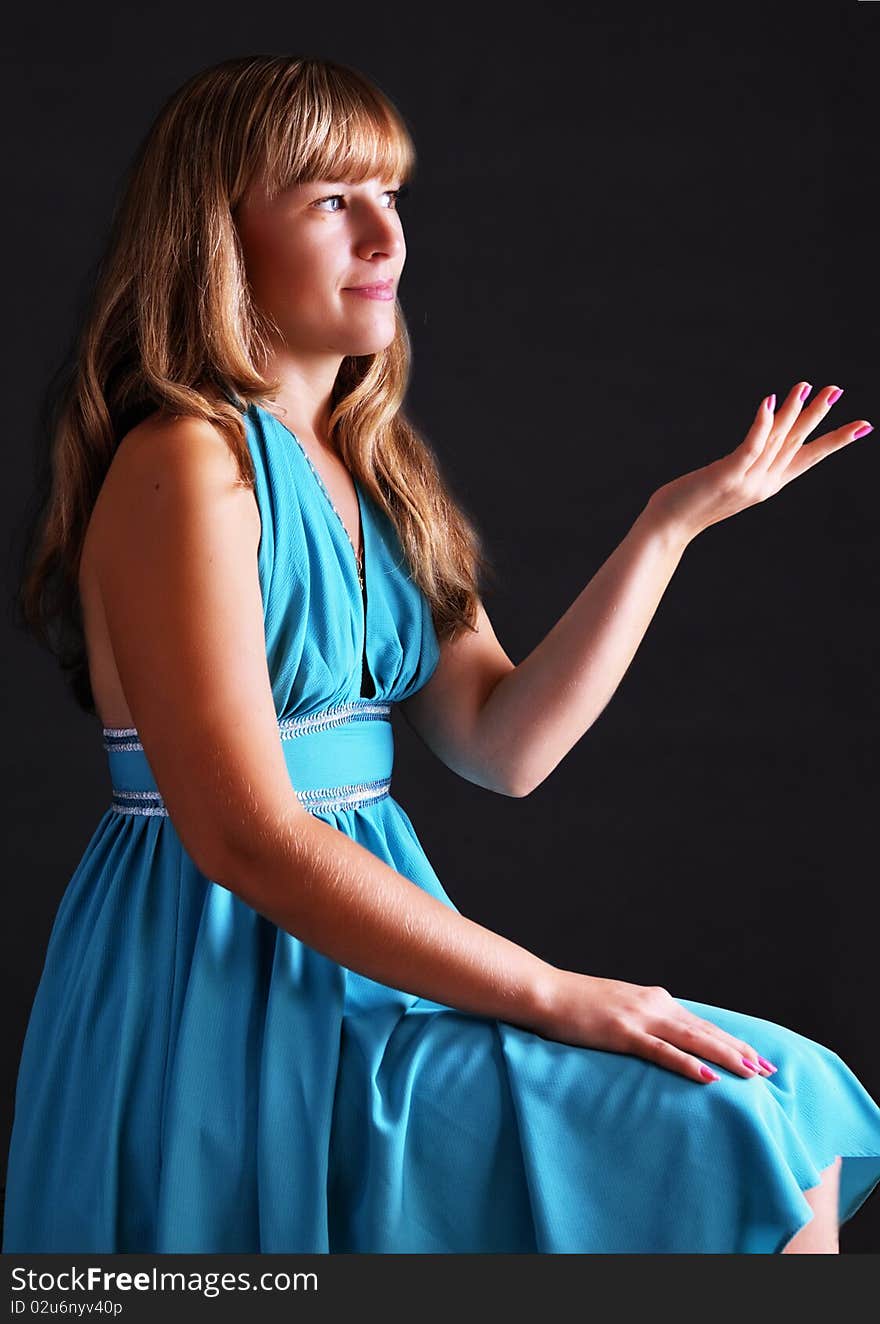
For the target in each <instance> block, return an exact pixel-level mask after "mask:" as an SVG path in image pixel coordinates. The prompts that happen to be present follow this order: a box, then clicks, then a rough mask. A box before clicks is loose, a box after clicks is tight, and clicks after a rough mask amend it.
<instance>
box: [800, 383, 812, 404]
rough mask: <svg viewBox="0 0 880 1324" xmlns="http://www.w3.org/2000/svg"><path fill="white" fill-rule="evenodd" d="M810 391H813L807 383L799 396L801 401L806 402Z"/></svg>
mask: <svg viewBox="0 0 880 1324" xmlns="http://www.w3.org/2000/svg"><path fill="white" fill-rule="evenodd" d="M812 389H813V388H812V386H811V385H810V383H809V382H807V383H806V385H805V386H804V388H803V390H802V391H801V395H800V398H801V400H806V398H807V396H808V395H809V394H810V392H811V391H812Z"/></svg>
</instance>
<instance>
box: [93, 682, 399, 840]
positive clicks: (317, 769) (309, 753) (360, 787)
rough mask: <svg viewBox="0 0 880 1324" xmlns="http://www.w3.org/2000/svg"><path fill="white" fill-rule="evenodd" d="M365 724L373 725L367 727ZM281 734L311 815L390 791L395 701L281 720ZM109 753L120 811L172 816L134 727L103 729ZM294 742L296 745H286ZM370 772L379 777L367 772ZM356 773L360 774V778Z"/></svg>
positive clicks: (351, 805)
mask: <svg viewBox="0 0 880 1324" xmlns="http://www.w3.org/2000/svg"><path fill="white" fill-rule="evenodd" d="M362 723H372V724H373V725H372V726H370V727H365V726H363V725H362ZM278 733H279V736H280V738H281V740H282V741H283V742H285V744H284V753H285V760H286V762H287V765H288V768H289V770H290V773H291V781H292V783H293V785H294V789H295V794H296V796H297V799H298V800H299V801H300V802H301V804H302V805H303V808H304V809H306V810H307V811H308V812H309V813H319V812H320V811H322V810H331V809H356V808H359V807H360V806H362V805H366V804H372V803H374V802H375V801H377V800H381V799H383V798H384V797H385V796H387V795H388V794H389V788H390V785H391V765H392V762H393V750H394V744H393V736H392V734H391V703H390V702H387V701H383V700H376V699H357V700H350V701H349V702H346V703H340V704H335V705H333V707H331V708H325V709H323V710H322V711H320V712H317V713H309V714H306V715H304V716H297V717H287V718H282V719H280V720H279V723H278ZM102 735H103V742H104V750H105V752H106V753H107V754H108V756H109V760H110V769H111V780H112V783H113V784H112V799H111V808H112V809H113V811H114V812H115V813H118V814H144V815H155V814H157V815H163V816H165V817H167V816H168V809H167V807H166V805H165V803H164V801H163V799H162V794H161V792H160V791H159V790H158V789H157V788H156V783H155V779H154V778H153V775H152V772H151V771H150V768H149V764H148V763H147V760H146V755H145V753H144V747H143V744H142V743H141V740H140V737H139V735H138V731H137V728H136V727H108V726H105V727H102ZM288 742H295V746H294V745H292V744H290V743H288ZM337 767H348V770H349V772H350V773H351V772H352V771H354V772H355V779H354V780H350V781H346V782H343V783H341V784H321V785H317V786H309V785H308V784H307V783H308V782H309V781H310V780H312V779H313V777H314V776H317V777H318V778H319V780H320V778H321V776H322V775H324V776H326V773H327V772H328V771H329V772H330V774H331V776H332V771H333V770H334V769H335V768H337ZM369 772H378V773H379V775H376V776H368V775H366V774H367V773H369ZM358 773H360V774H362V775H361V776H360V777H359V778H358Z"/></svg>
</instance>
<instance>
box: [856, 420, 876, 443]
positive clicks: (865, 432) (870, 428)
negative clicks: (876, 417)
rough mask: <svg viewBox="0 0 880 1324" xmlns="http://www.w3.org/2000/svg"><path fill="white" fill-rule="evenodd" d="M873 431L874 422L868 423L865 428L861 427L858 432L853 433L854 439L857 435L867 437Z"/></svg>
mask: <svg viewBox="0 0 880 1324" xmlns="http://www.w3.org/2000/svg"><path fill="white" fill-rule="evenodd" d="M873 431H874V424H873V423H866V424H865V426H864V427H863V428H859V430H858V432H854V433H853V441H855V439H856V437H867V435H868V433H869V432H873Z"/></svg>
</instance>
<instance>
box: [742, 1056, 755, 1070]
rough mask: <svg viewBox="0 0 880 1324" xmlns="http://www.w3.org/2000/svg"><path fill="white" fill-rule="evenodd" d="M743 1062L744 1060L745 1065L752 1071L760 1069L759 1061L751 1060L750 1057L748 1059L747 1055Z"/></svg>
mask: <svg viewBox="0 0 880 1324" xmlns="http://www.w3.org/2000/svg"><path fill="white" fill-rule="evenodd" d="M743 1062H744V1063H745V1065H746V1066H747V1067H748V1068H749V1070H750V1071H757V1070H758V1064H757V1062H750V1061H749V1059H748V1058H747V1057H744V1058H743Z"/></svg>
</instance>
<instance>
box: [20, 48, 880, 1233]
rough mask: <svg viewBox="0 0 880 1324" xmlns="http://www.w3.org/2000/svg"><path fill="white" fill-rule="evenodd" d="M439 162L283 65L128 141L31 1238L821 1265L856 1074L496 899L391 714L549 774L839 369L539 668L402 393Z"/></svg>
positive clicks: (638, 534) (31, 1137)
mask: <svg viewBox="0 0 880 1324" xmlns="http://www.w3.org/2000/svg"><path fill="white" fill-rule="evenodd" d="M414 159H415V158H414V150H413V146H412V142H411V139H410V137H409V135H408V132H407V130H406V127H405V124H404V121H403V119H402V117H401V116H400V114H399V113H398V112H397V110H396V109H395V108H394V107H393V105H392V103H391V102H390V101H389V100H388V99H387V98H386V97H385V96H384V95H383V94H382V93H381V92H380V91H379V89H377V88H376V87H375V86H374V85H373V84H372V83H371V82H370V81H369V80H367V79H366V78H364V77H363V76H361V75H360V74H358V73H356V72H355V71H353V70H350V69H347V68H345V67H342V66H340V65H337V64H335V63H332V62H329V61H322V60H317V59H299V58H285V57H254V58H243V59H238V60H231V61H228V62H225V63H224V64H222V65H220V66H218V67H216V68H213V69H209V70H207V71H205V72H203V73H201V74H199V75H198V76H196V77H194V78H193V79H192V80H190V81H189V82H188V83H187V84H186V85H185V86H184V87H183V88H182V89H181V90H180V91H179V92H178V93H177V94H176V95H175V96H174V97H173V98H172V99H171V101H170V102H169V104H168V105H167V107H165V108H164V110H163V111H162V113H161V114H160V116H159V117H158V119H157V121H156V123H155V125H154V126H153V128H152V129H151V131H150V133H149V134H148V135H147V138H146V140H145V142H144V144H143V145H142V148H141V150H140V151H139V153H138V155H137V158H136V160H135V163H134V166H133V169H132V172H131V177H130V179H129V181H128V183H127V187H126V191H125V193H124V196H123V201H122V205H121V206H120V208H119V209H118V212H117V215H116V218H115V224H114V230H113V234H112V236H111V242H110V245H109V248H108V253H107V256H106V259H105V261H104V263H103V265H102V269H101V272H100V279H99V281H98V284H97V288H96V294H95V298H94V304H93V308H92V310H91V313H90V315H89V317H88V320H87V323H86V328H85V331H84V334H83V336H82V339H81V342H80V345H79V349H78V354H77V361H76V369H75V372H74V374H73V376H72V379H71V382H70V386H69V389H68V392H67V395H66V398H65V401H64V403H63V406H62V408H61V409H60V410H59V412H58V415H57V418H56V421H55V424H54V428H55V443H54V453H53V454H54V475H53V477H54V485H53V488H52V492H51V498H50V500H49V503H48V506H47V509H46V511H45V517H44V518H43V520H42V522H41V526H40V540H39V542H38V543H37V545H36V548H35V551H34V554H33V558H32V562H31V565H30V568H29V572H28V574H27V576H26V579H25V583H24V585H23V592H22V602H23V606H24V609H25V614H26V618H27V620H28V622H29V623H30V624H31V625H32V626H33V627H34V628H35V629H37V630H38V631H40V632H42V635H43V637H45V638H49V637H50V626H51V627H52V630H53V631H54V632H55V633H54V635H53V636H52V637H53V638H57V637H58V632H59V631H60V634H61V636H62V637H67V638H72V639H73V640H74V645H75V646H74V653H73V659H72V660H73V663H74V667H73V679H74V687H75V693H76V695H77V697H78V699H79V701H80V702H81V703H82V704H83V706H84V707H86V708H87V709H88V711H90V712H93V713H95V715H96V716H97V717H98V719H99V720H100V722H101V724H102V729H103V738H104V742H105V747H106V751H107V755H108V760H109V770H110V775H111V780H112V803H111V805H110V807H108V809H107V811H106V813H105V814H104V815H103V817H102V818H101V821H100V822H99V824H98V826H97V829H96V830H95V833H94V835H93V837H92V839H91V841H90V842H89V844H88V847H87V849H86V851H85V853H84V855H83V857H82V859H81V861H80V863H79V865H78V867H77V869H76V871H75V873H74V875H73V877H72V879H71V880H70V882H69V884H68V887H67V889H66V891H65V893H64V895H63V897H62V900H61V904H60V906H59V909H58V912H57V916H56V919H55V922H54V925H53V929H52V933H51V938H50V942H49V947H48V952H47V955H46V961H45V967H44V970H43V973H42V977H41V980H40V984H39V987H38V990H37V994H36V998H35V1001H34V1005H33V1009H32V1013H31V1016H30V1020H29V1023H28V1028H27V1034H26V1038H25V1042H24V1046H23V1051H22V1056H21V1065H20V1069H19V1077H18V1085H17V1092H16V1098H15V1116H14V1128H13V1133H12V1141H11V1149H10V1156H9V1175H8V1184H7V1199H6V1208H5V1221H4V1238H3V1249H4V1251H6V1252H44V1251H67V1252H87V1251H94V1252H124V1251H152V1252H186V1251H188V1252H199V1251H201V1252H221V1251H264V1252H314V1251H324V1252H337V1251H341V1252H352V1251H356V1252H438V1251H440V1252H456V1251H457V1252H487V1251H495V1252H504V1251H508V1252H509V1251H520V1252H528V1251H541V1252H603V1251H610V1252H654V1253H657V1252H735V1253H742V1252H747V1253H761V1252H780V1251H787V1252H820V1253H825V1252H833V1251H835V1250H836V1249H837V1231H838V1226H839V1222H840V1221H842V1220H843V1219H846V1218H849V1217H850V1216H851V1215H852V1214H853V1213H854V1212H855V1211H856V1209H857V1208H858V1207H859V1206H860V1205H861V1204H862V1203H863V1202H864V1201H865V1199H866V1198H867V1196H868V1195H869V1193H870V1192H871V1191H872V1190H873V1188H874V1186H875V1185H876V1183H877V1182H878V1181H880V1108H878V1106H877V1104H876V1103H875V1101H874V1100H873V1099H872V1098H871V1097H870V1096H869V1094H868V1093H867V1092H866V1090H865V1089H864V1088H863V1086H862V1085H861V1084H860V1082H859V1081H858V1079H857V1078H856V1077H855V1076H854V1074H853V1073H852V1072H851V1071H850V1069H849V1068H848V1067H847V1066H846V1064H845V1063H844V1062H843V1061H842V1060H841V1059H840V1057H839V1056H838V1055H837V1054H835V1053H834V1052H833V1051H832V1050H831V1049H830V1048H827V1047H824V1046H823V1045H822V1044H819V1043H816V1042H814V1041H812V1040H810V1039H808V1038H805V1037H804V1036H803V1035H800V1034H798V1033H797V1032H796V1031H794V1030H791V1029H787V1028H785V1027H783V1026H780V1025H777V1024H774V1023H773V1022H772V1021H768V1020H762V1019H760V1018H757V1017H754V1016H748V1015H745V1014H742V1013H739V1012H736V1011H728V1010H725V1009H723V1008H721V1007H714V1006H710V1005H706V1004H702V1003H698V1002H693V1001H690V1000H687V999H681V998H679V999H676V998H674V997H672V996H671V995H670V994H669V992H668V991H667V990H666V989H664V988H658V987H647V986H642V985H634V984H628V983H624V982H622V981H618V980H613V979H600V978H596V977H593V976H590V975H586V974H581V973H578V972H575V971H569V970H561V969H557V968H555V967H553V966H551V965H549V964H548V963H546V962H544V961H542V960H540V959H539V958H538V957H536V956H535V955H534V954H533V953H531V952H529V951H528V950H525V949H524V948H522V947H519V946H518V945H516V944H515V943H512V942H509V941H507V940H506V939H505V938H503V937H501V936H500V935H498V934H496V933H493V932H492V931H490V930H488V929H486V928H484V927H483V926H481V925H479V924H477V923H474V922H472V921H471V920H469V919H467V918H466V917H465V916H464V915H463V914H461V913H460V912H459V910H458V909H457V908H456V906H455V905H454V904H453V902H452V901H451V900H450V898H449V897H448V895H447V894H446V892H445V890H444V888H443V886H442V885H441V883H440V880H439V879H438V878H437V876H436V874H435V873H434V871H433V869H432V868H431V865H430V863H429V861H428V859H427V858H426V856H425V854H424V852H423V850H422V847H421V845H420V843H419V840H418V837H417V835H416V832H415V830H414V828H413V826H412V824H411V822H410V820H409V818H408V817H407V815H406V813H405V811H404V809H403V808H402V807H401V805H400V804H399V803H398V801H397V800H396V799H395V798H394V797H393V796H392V795H391V793H390V789H389V788H390V778H391V770H392V763H393V754H394V744H393V734H392V726H391V721H390V712H391V707H392V705H394V704H396V705H398V706H399V708H400V711H401V712H403V713H404V714H405V716H406V717H407V719H408V721H409V722H410V723H411V724H412V726H413V727H414V729H415V730H416V731H417V732H418V733H419V734H420V736H421V737H422V739H423V740H424V741H425V743H426V744H427V746H428V747H429V748H431V749H432V750H433V751H434V752H435V753H436V754H437V756H438V757H439V758H441V759H442V760H443V761H444V762H445V763H446V764H448V766H449V767H451V768H453V769H454V770H455V771H456V772H458V773H460V774H461V775H462V776H464V777H466V778H468V779H469V780H470V781H473V782H476V783H477V784H479V785H482V786H484V787H486V788H487V789H489V790H492V791H496V792H498V793H499V794H502V795H510V796H521V795H525V794H527V793H528V792H529V790H530V789H531V788H533V787H534V786H536V785H537V784H538V783H539V782H540V781H542V780H543V779H544V778H545V777H546V776H547V775H548V773H550V771H551V770H552V769H553V768H554V767H555V766H556V765H557V764H558V763H559V761H560V759H561V758H563V757H564V755H565V754H566V753H567V751H568V750H569V749H570V748H571V747H572V745H573V744H574V743H575V742H576V741H577V740H578V739H579V738H580V736H581V735H582V734H583V733H584V731H585V730H586V729H587V728H588V727H589V725H590V723H591V721H592V720H593V719H594V717H595V716H596V714H597V713H598V712H599V711H600V709H601V708H602V707H603V706H604V704H605V703H607V701H608V699H609V697H610V696H611V694H612V693H613V692H614V690H615V688H616V686H617V684H618V682H619V680H620V678H621V676H622V674H623V673H624V671H625V669H626V667H627V666H628V664H629V662H630V660H631V658H632V656H633V653H634V652H635V650H636V648H637V647H638V644H639V642H640V641H641V638H642V636H643V634H644V631H645V630H646V628H647V625H648V623H649V621H650V620H651V617H652V615H653V614H654V612H655V610H656V608H657V605H658V603H659V600H660V598H661V596H662V594H663V592H664V589H665V587H666V585H667V583H668V582H669V579H670V577H671V576H672V574H673V572H674V570H675V568H676V566H677V564H678V562H679V559H680V557H681V555H682V553H683V551H684V549H685V547H686V546H687V545H688V543H689V542H690V541H691V540H692V539H693V538H694V537H695V536H696V535H697V534H698V533H699V532H700V531H701V530H702V529H704V528H706V527H707V526H709V525H710V524H713V523H715V522H717V521H719V520H722V519H725V518H726V517H728V516H730V515H733V514H735V513H736V512H737V511H739V510H741V509H743V508H744V507H746V506H749V505H752V504H754V503H755V502H757V501H760V500H763V499H765V498H766V497H768V496H770V495H772V493H774V492H775V491H777V490H778V489H779V488H780V487H782V486H784V485H785V484H787V483H788V482H790V481H791V480H792V479H793V478H795V477H797V476H798V475H799V474H800V473H802V472H803V471H804V470H805V469H807V468H808V467H809V466H811V465H813V464H815V463H817V462H818V461H820V460H821V459H822V458H824V456H826V455H828V454H829V453H831V452H832V451H834V450H836V449H839V448H840V447H842V446H845V445H848V444H849V442H850V441H851V440H853V439H854V438H855V437H857V436H859V435H860V434H861V433H863V432H864V431H865V426H864V425H860V421H856V422H851V423H847V424H846V425H845V426H841V427H838V428H835V429H833V430H832V431H828V432H825V433H823V434H821V435H820V436H819V437H817V438H816V439H815V440H814V441H813V442H812V443H811V444H810V446H809V447H805V446H804V444H803V443H804V442H805V440H806V438H807V437H808V435H809V434H811V433H812V432H813V431H814V430H815V429H816V427H817V426H818V425H819V424H821V422H822V420H823V419H824V418H825V416H826V414H827V413H828V410H829V408H830V407H831V405H832V402H833V400H834V399H835V398H836V396H838V395H839V394H840V392H839V390H835V389H833V388H832V387H830V386H829V387H824V388H822V389H821V390H820V391H817V392H816V393H815V394H814V395H813V397H812V399H811V400H808V399H807V397H808V395H809V392H810V388H809V386H808V385H807V384H806V383H798V384H796V385H795V386H794V387H793V389H792V390H791V391H790V393H789V394H788V395H787V396H786V397H785V399H784V400H783V401H782V402H781V405H780V407H779V408H778V409H776V408H774V405H775V401H774V398H773V397H772V396H771V397H769V398H767V399H764V400H762V401H761V404H760V406H759V407H758V409H757V411H756V414H755V418H754V422H753V424H752V426H751V428H750V429H749V432H748V434H747V436H746V437H745V439H744V441H743V442H742V444H741V445H740V446H738V447H737V448H736V449H735V450H734V451H732V452H731V453H730V454H729V455H725V456H723V457H722V458H721V459H719V460H717V461H715V462H714V463H711V464H709V465H707V466H706V467H705V468H703V469H700V470H698V471H696V472H694V473H689V474H686V475H685V476H683V477H680V478H677V479H675V480H673V481H671V482H669V483H667V484H666V485H665V486H663V487H662V488H660V489H659V490H658V491H657V492H656V493H654V495H653V496H652V497H651V499H650V501H649V502H648V503H647V506H646V508H645V510H644V511H643V512H642V514H641V515H640V516H639V518H638V519H637V521H636V523H635V525H634V526H633V528H632V529H631V530H630V532H629V533H628V534H627V536H626V537H625V538H624V540H623V542H622V543H621V544H620V546H619V547H618V548H617V549H616V550H615V552H614V553H613V555H612V556H611V557H610V558H609V559H608V561H607V562H606V563H605V565H604V566H603V567H602V568H601V569H600V571H599V572H598V574H597V575H596V576H595V577H594V579H593V580H592V581H591V582H590V583H589V584H588V585H587V587H586V588H585V589H584V590H583V592H582V593H581V594H580V596H579V597H578V598H577V599H576V601H575V602H574V603H573V604H572V606H571V607H570V609H569V610H568V611H567V612H566V613H565V615H564V616H563V617H562V619H561V620H560V621H559V622H558V623H557V624H556V626H555V627H554V629H553V630H552V631H550V633H549V634H548V636H547V638H546V639H544V640H543V641H542V642H541V644H540V645H539V646H538V647H537V648H536V649H535V650H534V651H533V652H532V653H531V654H530V655H529V657H528V658H527V659H526V661H524V662H522V663H520V664H519V665H518V666H515V665H514V664H513V663H512V662H511V661H510V659H509V658H508V657H507V655H506V653H505V652H504V650H503V649H502V648H501V646H500V645H499V643H498V641H497V639H496V638H495V635H494V632H493V630H492V626H491V623H490V621H489V619H488V617H487V615H486V612H485V609H484V607H483V605H482V602H481V600H480V597H479V592H478V587H479V575H480V572H481V570H482V569H485V567H486V562H485V561H484V558H483V556H482V552H481V549H480V546H479V540H478V537H477V534H476V532H475V531H474V529H473V527H472V526H471V525H470V524H469V522H468V519H467V518H466V516H465V514H464V512H463V511H462V510H461V509H459V508H458V507H457V506H456V504H455V502H454V501H453V500H452V498H451V496H450V494H449V492H448V491H447V490H446V489H445V487H444V484H443V482H442V479H441V476H440V473H439V469H438V466H437V464H436V461H435V458H434V456H433V454H432V451H431V449H430V448H429V447H428V445H427V444H426V443H425V442H424V441H422V440H421V439H420V438H419V436H418V435H417V433H416V431H415V429H414V428H413V427H412V426H411V425H410V424H409V423H408V422H407V420H406V418H405V416H404V413H403V411H402V408H401V405H402V401H403V398H404V395H405V390H406V385H407V373H408V366H409V353H408V351H409V344H408V339H407V333H406V328H405V325H404V322H403V318H402V315H401V310H400V305H399V303H398V301H397V297H396V296H397V289H398V284H399V281H400V278H401V272H402V270H403V265H404V258H405V244H404V234H403V226H402V222H401V216H400V213H399V211H398V210H397V200H398V198H399V196H400V192H401V189H402V188H403V187H404V186H405V182H406V180H407V179H408V178H409V177H411V174H412V170H413V168H414ZM48 604H51V610H50V607H49V605H48ZM60 651H61V650H60V649H59V652H60ZM66 661H67V663H68V664H69V663H70V662H71V658H70V657H69V656H68V657H66Z"/></svg>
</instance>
